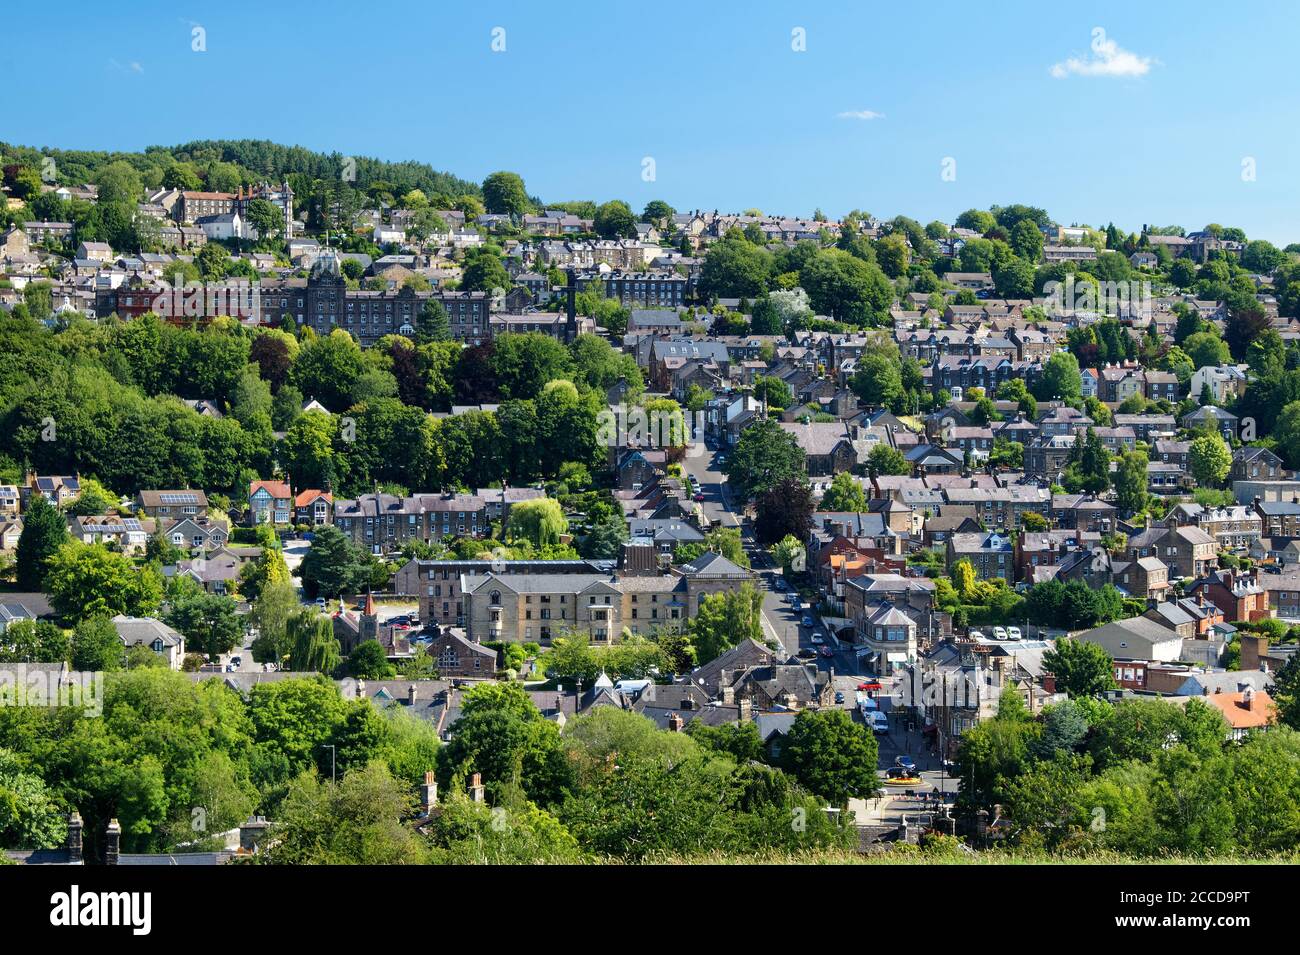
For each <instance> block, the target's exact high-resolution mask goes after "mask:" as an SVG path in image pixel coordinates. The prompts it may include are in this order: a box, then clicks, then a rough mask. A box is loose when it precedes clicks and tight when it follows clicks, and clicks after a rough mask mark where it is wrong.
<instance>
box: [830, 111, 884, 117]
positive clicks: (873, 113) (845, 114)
mask: <svg viewBox="0 0 1300 955" xmlns="http://www.w3.org/2000/svg"><path fill="white" fill-rule="evenodd" d="M835 118H836V119H884V118H885V114H884V113H877V112H876V111H875V110H874V109H851V110H846V111H845V112H843V113H836V114H835Z"/></svg>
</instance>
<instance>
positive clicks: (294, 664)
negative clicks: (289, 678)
mask: <svg viewBox="0 0 1300 955" xmlns="http://www.w3.org/2000/svg"><path fill="white" fill-rule="evenodd" d="M285 629H286V640H287V641H288V643H289V669H290V670H294V671H296V672H300V673H312V672H315V673H324V674H326V675H329V674H332V673H334V671H335V670H337V669H338V667H339V663H340V662H341V654H340V651H339V642H338V638H337V637H335V636H334V624H333V622H332V621H331V620H330V618H329V617H327V616H325V615H324V614H320V613H317V612H316V611H315V610H302V611H299V612H298V613H297V614H295V615H294V616H292V617H290V618H289V621H288V623H287V624H286V625H285Z"/></svg>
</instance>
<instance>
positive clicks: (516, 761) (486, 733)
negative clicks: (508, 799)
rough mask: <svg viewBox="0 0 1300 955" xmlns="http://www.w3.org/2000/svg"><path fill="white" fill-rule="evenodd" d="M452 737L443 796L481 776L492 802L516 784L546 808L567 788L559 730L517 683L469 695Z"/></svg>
mask: <svg viewBox="0 0 1300 955" xmlns="http://www.w3.org/2000/svg"><path fill="white" fill-rule="evenodd" d="M451 734H452V735H451V740H450V741H449V742H448V743H447V744H446V745H445V746H443V747H442V748H441V749H440V750H439V751H438V768H437V772H438V785H439V786H440V787H441V788H442V789H443V790H444V791H451V790H453V789H458V788H459V787H460V785H463V784H464V782H465V781H467V780H468V779H469V777H470V775H471V774H472V773H479V774H480V776H481V777H482V780H483V784H484V786H485V787H486V789H487V793H488V795H489V797H490V798H491V799H492V801H493V802H500V801H501V799H502V797H503V795H504V794H505V792H506V791H507V789H508V787H510V786H512V785H515V784H517V785H519V786H521V787H522V789H523V791H524V793H525V794H526V795H527V797H528V798H529V799H530V800H532V801H533V802H535V803H537V804H538V805H541V806H548V805H554V804H556V803H557V802H558V801H559V800H560V799H561V798H562V794H563V792H564V790H565V789H566V788H567V786H568V784H569V779H570V770H569V766H568V763H567V761H566V760H565V758H564V753H563V748H562V746H561V743H560V733H559V730H558V729H557V728H556V726H555V724H554V723H552V722H550V721H548V720H547V719H546V718H545V717H543V716H542V714H541V712H540V711H539V710H538V709H537V707H536V706H535V705H534V704H533V701H532V700H531V699H530V698H529V697H528V695H527V693H525V692H524V690H523V688H522V687H521V686H520V685H519V684H517V683H483V684H480V685H478V686H476V687H474V688H473V689H472V690H470V691H469V692H468V693H466V694H465V696H464V698H463V701H462V704H461V715H460V719H458V720H457V721H456V722H455V724H454V725H453V726H452V730H451ZM453 780H456V781H459V785H453Z"/></svg>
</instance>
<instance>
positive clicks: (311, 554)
mask: <svg viewBox="0 0 1300 955" xmlns="http://www.w3.org/2000/svg"><path fill="white" fill-rule="evenodd" d="M299 576H300V577H301V578H302V589H303V593H305V594H306V595H307V596H308V597H313V598H314V597H326V598H333V597H338V596H341V595H342V594H345V593H354V592H356V591H357V590H358V589H360V587H361V585H362V583H363V582H364V577H365V571H364V568H363V567H362V565H361V560H360V556H359V555H358V553H357V550H356V548H355V547H354V546H353V544H352V542H351V541H350V540H349V539H348V538H347V537H346V536H345V535H344V534H343V532H342V531H341V530H339V529H338V528H337V527H334V526H333V525H326V526H324V527H320V528H317V530H316V533H315V534H314V535H313V536H312V542H311V549H310V550H308V551H307V555H306V556H305V557H304V558H303V559H302V564H301V565H300V567H299Z"/></svg>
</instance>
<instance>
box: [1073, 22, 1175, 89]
mask: <svg viewBox="0 0 1300 955" xmlns="http://www.w3.org/2000/svg"><path fill="white" fill-rule="evenodd" d="M1092 54H1093V55H1092V56H1082V57H1080V56H1072V57H1070V58H1068V59H1066V60H1062V61H1061V62H1060V63H1056V64H1053V66H1052V75H1053V76H1054V77H1056V78H1057V79H1058V80H1061V79H1065V78H1066V77H1067V76H1146V75H1147V74H1148V73H1149V72H1151V67H1152V65H1154V64H1158V63H1159V60H1155V59H1153V58H1152V57H1149V56H1139V55H1138V54H1136V53H1133V52H1131V51H1130V50H1125V49H1123V48H1122V47H1121V46H1120V45H1119V44H1118V43H1116V42H1115V41H1114V40H1112V39H1110V38H1109V37H1107V36H1106V31H1105V30H1103V29H1102V28H1101V27H1096V28H1095V29H1094V30H1093V31H1092Z"/></svg>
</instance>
